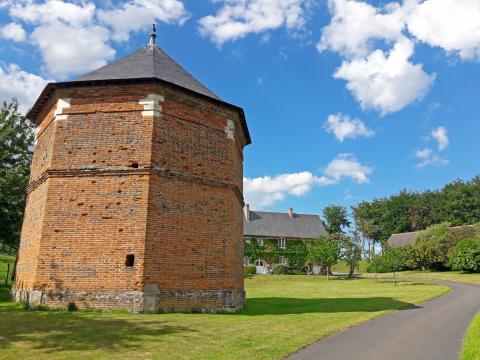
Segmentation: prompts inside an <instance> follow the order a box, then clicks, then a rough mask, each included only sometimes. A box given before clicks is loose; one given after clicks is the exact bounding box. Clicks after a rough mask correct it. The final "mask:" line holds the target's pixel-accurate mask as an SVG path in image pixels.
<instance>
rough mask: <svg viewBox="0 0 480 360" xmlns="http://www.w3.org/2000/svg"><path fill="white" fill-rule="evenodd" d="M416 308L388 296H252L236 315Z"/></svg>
mask: <svg viewBox="0 0 480 360" xmlns="http://www.w3.org/2000/svg"><path fill="white" fill-rule="evenodd" d="M409 308H417V306H416V305H414V304H411V303H407V302H403V301H399V300H396V299H394V298H390V297H368V298H321V299H299V298H280V297H271V298H252V299H247V305H246V306H245V308H244V309H243V310H242V311H240V312H238V313H236V314H238V315H249V316H256V315H286V314H307V313H342V312H378V311H386V310H397V309H409Z"/></svg>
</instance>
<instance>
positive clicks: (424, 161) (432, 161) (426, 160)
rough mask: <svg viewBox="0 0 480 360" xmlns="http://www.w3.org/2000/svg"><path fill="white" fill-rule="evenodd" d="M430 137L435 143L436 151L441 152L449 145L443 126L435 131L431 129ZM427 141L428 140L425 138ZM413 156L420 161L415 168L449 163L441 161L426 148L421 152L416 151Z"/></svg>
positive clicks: (433, 152)
mask: <svg viewBox="0 0 480 360" xmlns="http://www.w3.org/2000/svg"><path fill="white" fill-rule="evenodd" d="M430 136H431V137H432V138H433V139H434V140H436V141H437V143H438V151H439V152H440V151H443V150H445V149H446V148H447V146H448V144H449V140H448V132H447V129H445V128H444V127H443V126H439V127H438V128H436V129H433V130H432V132H431V133H430ZM427 140H429V138H428V137H427ZM415 156H416V157H417V158H418V159H420V160H421V161H420V162H419V163H418V164H417V165H416V167H417V168H423V167H426V166H428V165H433V166H443V165H448V164H450V161H448V160H446V159H442V158H441V157H440V155H439V154H438V153H436V152H435V151H433V150H432V149H431V148H429V147H426V148H425V149H423V150H417V151H416V152H415Z"/></svg>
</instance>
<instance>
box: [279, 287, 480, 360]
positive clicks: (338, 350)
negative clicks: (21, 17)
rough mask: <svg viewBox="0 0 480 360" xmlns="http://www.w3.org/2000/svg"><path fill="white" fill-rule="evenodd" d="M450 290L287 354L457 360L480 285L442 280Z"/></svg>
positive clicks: (339, 359) (479, 301) (321, 359)
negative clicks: (445, 293) (419, 303)
mask: <svg viewBox="0 0 480 360" xmlns="http://www.w3.org/2000/svg"><path fill="white" fill-rule="evenodd" d="M442 284H443V285H447V286H449V287H450V288H451V289H452V291H451V292H450V293H449V294H447V295H445V296H442V297H440V298H437V299H434V300H431V301H428V302H426V303H424V304H421V305H419V306H417V307H415V308H411V309H405V310H400V311H397V312H395V313H393V314H391V315H387V316H384V317H380V318H378V319H375V320H372V321H369V322H366V323H364V324H361V325H358V326H355V327H353V328H351V329H349V330H346V331H344V332H342V333H339V334H337V335H333V336H331V337H328V338H325V339H323V340H320V341H318V342H317V343H315V344H313V345H311V346H309V347H307V348H305V349H303V350H301V351H299V352H297V353H295V354H293V355H291V356H290V357H288V359H291V360H307V359H318V360H350V359H354V360H364V359H365V360H455V359H458V356H459V353H460V350H461V345H462V339H463V336H464V335H465V332H466V330H467V328H468V326H469V324H470V322H471V321H472V319H473V317H474V316H475V314H476V313H477V312H478V311H480V286H477V285H468V284H459V283H442Z"/></svg>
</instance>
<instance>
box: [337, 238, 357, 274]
mask: <svg viewBox="0 0 480 360" xmlns="http://www.w3.org/2000/svg"><path fill="white" fill-rule="evenodd" d="M340 258H341V259H342V260H344V261H345V263H346V264H347V266H348V277H350V278H351V277H353V274H354V273H355V268H357V267H358V262H359V261H360V260H361V259H362V247H361V246H360V240H359V237H358V235H355V236H354V237H350V236H342V238H341V254H340Z"/></svg>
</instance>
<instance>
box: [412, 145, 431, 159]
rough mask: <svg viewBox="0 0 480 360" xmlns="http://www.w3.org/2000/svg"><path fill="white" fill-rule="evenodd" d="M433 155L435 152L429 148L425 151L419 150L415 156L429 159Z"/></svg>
mask: <svg viewBox="0 0 480 360" xmlns="http://www.w3.org/2000/svg"><path fill="white" fill-rule="evenodd" d="M432 154H433V150H432V149H430V148H428V147H427V148H425V149H423V150H417V152H416V153H415V156H416V157H417V158H419V159H428V158H429V157H430V156H432Z"/></svg>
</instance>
